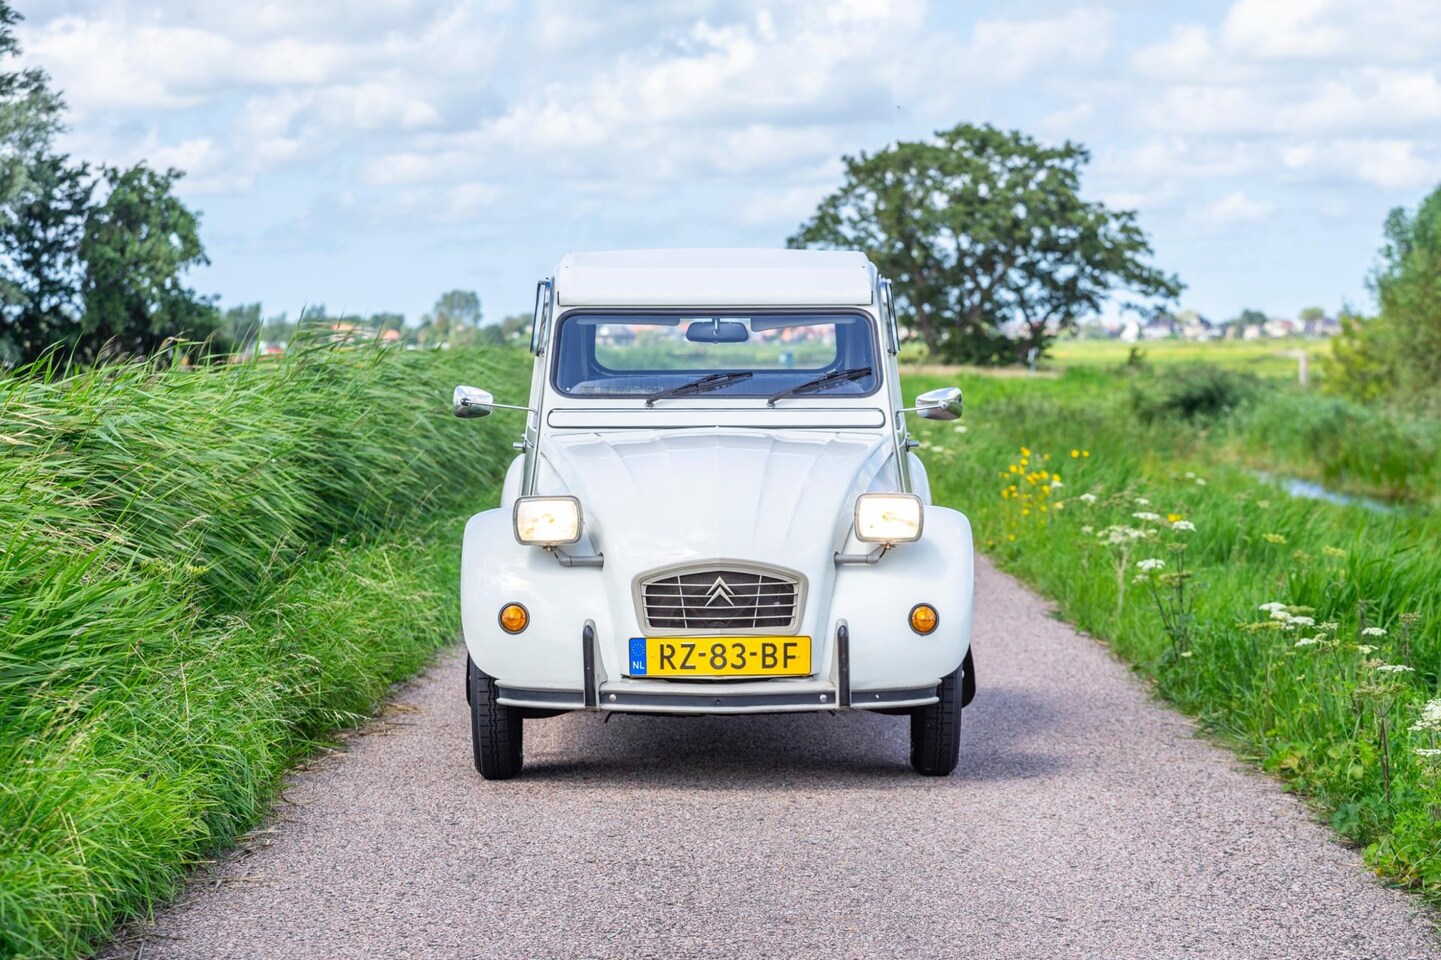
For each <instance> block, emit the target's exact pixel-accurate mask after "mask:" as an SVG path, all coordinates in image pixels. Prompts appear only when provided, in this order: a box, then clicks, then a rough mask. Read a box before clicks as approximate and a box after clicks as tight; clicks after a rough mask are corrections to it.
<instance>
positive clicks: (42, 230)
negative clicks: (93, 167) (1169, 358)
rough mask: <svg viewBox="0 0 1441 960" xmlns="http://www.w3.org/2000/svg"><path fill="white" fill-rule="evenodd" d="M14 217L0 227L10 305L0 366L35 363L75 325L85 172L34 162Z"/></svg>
mask: <svg viewBox="0 0 1441 960" xmlns="http://www.w3.org/2000/svg"><path fill="white" fill-rule="evenodd" d="M27 177H28V183H27V185H26V187H25V190H24V192H23V194H22V197H21V198H20V199H19V200H18V201H16V202H15V203H14V204H13V205H12V211H13V213H14V216H12V217H8V218H5V219H3V220H0V250H3V252H4V258H5V261H6V264H7V271H6V272H7V275H8V276H7V287H8V289H9V291H10V297H9V298H8V299H9V300H10V302H9V304H8V306H7V308H6V309H5V311H4V322H3V323H0V366H14V365H16V364H19V363H26V362H29V361H31V360H34V359H36V358H38V357H39V356H40V355H41V354H42V353H44V351H45V350H46V349H47V348H48V347H50V345H52V344H55V343H61V342H65V341H67V340H72V339H73V337H74V335H75V333H76V331H77V330H78V328H79V324H80V314H81V309H82V305H81V284H82V279H83V275H84V273H83V269H82V264H81V262H80V242H81V239H82V237H83V236H84V231H85V218H86V214H87V212H88V210H89V207H90V197H91V191H92V187H91V184H90V182H89V170H88V168H86V167H85V166H83V165H80V166H71V165H70V164H69V162H68V160H67V158H66V157H63V156H49V157H44V158H42V159H40V160H38V161H37V162H35V163H34V164H33V165H32V166H31V168H30V170H29V171H28V174H27Z"/></svg>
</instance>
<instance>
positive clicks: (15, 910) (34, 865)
mask: <svg viewBox="0 0 1441 960" xmlns="http://www.w3.org/2000/svg"><path fill="white" fill-rule="evenodd" d="M525 369H526V365H525V364H524V363H517V362H515V360H514V357H513V355H512V354H511V353H510V352H508V351H499V350H497V351H490V352H486V353H479V352H474V351H449V352H402V351H397V350H380V349H373V348H368V349H358V350H357V349H337V348H334V347H312V348H308V349H302V350H298V351H293V352H292V353H291V355H289V356H287V357H286V358H284V359H282V360H275V361H257V362H253V363H248V364H237V365H224V366H219V367H210V368H205V369H201V370H198V371H189V370H184V369H179V368H163V367H160V366H156V365H143V364H136V365H118V366H111V367H107V368H103V369H99V370H92V371H88V372H84V373H79V374H77V375H74V376H69V377H65V378H56V377H53V376H51V377H46V376H43V375H42V374H43V371H26V373H27V374H29V375H28V376H23V377H12V378H9V379H0V424H3V427H0V532H3V533H0V729H3V730H4V731H5V735H4V736H3V737H0V957H15V956H20V957H64V956H71V955H74V954H75V953H78V952H84V951H85V950H86V946H87V944H89V943H91V942H93V940H94V938H97V937H100V936H103V935H104V934H105V933H106V932H107V931H108V930H109V929H110V928H111V926H112V925H113V924H114V923H115V922H117V921H119V920H122V919H124V918H127V917H133V916H137V915H144V914H145V913H146V912H147V911H148V910H149V909H150V907H151V906H152V905H153V904H154V903H155V902H156V901H157V900H158V899H161V898H164V897H166V896H167V895H169V894H171V893H172V892H173V891H174V889H175V888H176V885H177V884H178V883H179V882H180V880H181V879H182V877H183V875H184V871H185V869H186V868H187V867H190V866H193V865H195V864H197V863H200V862H203V860H204V859H205V858H206V857H207V856H209V855H211V854H212V853H214V852H215V851H216V850H218V849H220V848H222V847H223V846H224V845H225V844H227V843H228V842H229V841H231V840H233V839H234V838H235V837H236V836H237V835H239V834H241V833H243V832H244V831H245V830H247V829H249V828H250V827H251V826H252V825H253V824H254V823H255V822H256V820H257V818H258V817H259V816H260V815H261V814H262V813H263V811H264V810H265V808H266V805H267V804H268V802H269V800H270V798H271V797H272V796H273V794H274V792H275V789H276V788H277V785H278V778H279V776H280V775H281V773H282V772H283V771H284V770H285V768H286V767H287V765H289V764H291V763H292V762H294V761H295V760H296V759H297V758H298V757H300V756H302V755H303V754H304V753H305V752H306V751H308V750H309V749H311V748H312V747H313V746H314V745H315V744H316V743H317V741H318V740H320V739H322V738H324V737H325V736H326V734H327V732H328V731H331V730H334V729H335V728H336V727H339V726H344V725H347V724H350V723H352V722H354V721H355V720H356V719H357V718H359V717H363V716H365V715H367V714H368V713H369V712H370V711H371V710H372V709H373V708H374V707H375V706H376V705H377V704H378V703H379V702H380V700H381V699H382V698H383V697H384V695H385V693H386V691H387V690H388V688H389V686H390V685H391V683H393V682H394V681H396V680H399V679H403V678H405V677H407V676H409V675H411V674H412V673H414V672H415V671H416V670H417V669H418V668H419V667H420V666H421V665H422V664H423V663H424V662H425V660H426V658H427V657H428V656H429V655H430V653H431V652H432V651H433V650H434V649H435V648H437V647H438V646H441V645H443V644H447V643H451V642H453V640H454V637H455V632H456V629H457V612H456V603H455V599H454V580H455V578H456V577H457V576H458V569H457V565H458V557H459V551H458V550H457V549H456V544H457V542H458V539H459V535H460V528H461V524H462V523H463V519H464V517H466V516H467V515H469V514H470V513H472V512H473V511H474V510H475V509H477V508H479V507H481V506H483V505H484V504H486V503H488V502H491V501H492V500H493V497H494V496H495V491H496V489H497V487H498V483H499V478H500V476H501V473H502V471H503V468H504V465H505V464H506V463H507V462H508V461H509V459H510V456H511V453H510V451H509V450H508V449H507V448H506V447H505V444H504V442H503V441H502V440H501V439H500V438H501V434H500V433H498V432H496V431H493V430H475V429H473V428H471V429H466V425H465V424H463V423H460V422H458V421H455V420H454V419H453V418H452V417H451V416H450V413H449V408H448V399H449V392H450V389H451V387H452V386H453V385H454V384H455V383H456V382H458V381H461V380H466V381H477V382H484V383H486V384H488V385H489V384H494V385H495V388H496V389H497V391H498V392H499V393H501V394H502V395H504V394H506V393H512V392H513V395H515V396H520V395H522V394H523V384H522V383H521V373H519V372H518V371H524V370H525Z"/></svg>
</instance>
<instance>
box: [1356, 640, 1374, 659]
mask: <svg viewBox="0 0 1441 960" xmlns="http://www.w3.org/2000/svg"><path fill="white" fill-rule="evenodd" d="M1356 652H1357V653H1359V654H1361V656H1363V657H1365V656H1369V655H1370V654H1373V653H1375V652H1376V648H1375V647H1373V646H1371V644H1369V643H1358V644H1356Z"/></svg>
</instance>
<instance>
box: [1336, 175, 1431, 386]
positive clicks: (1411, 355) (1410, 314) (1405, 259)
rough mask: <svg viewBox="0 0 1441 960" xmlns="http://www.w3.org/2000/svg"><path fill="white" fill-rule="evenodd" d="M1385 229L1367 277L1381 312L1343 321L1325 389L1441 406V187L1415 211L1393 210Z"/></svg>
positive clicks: (1387, 219)
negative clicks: (1376, 261)
mask: <svg viewBox="0 0 1441 960" xmlns="http://www.w3.org/2000/svg"><path fill="white" fill-rule="evenodd" d="M1384 234H1385V240H1384V242H1383V244H1382V247H1381V257H1380V263H1379V264H1378V265H1377V267H1376V269H1375V271H1374V272H1373V273H1372V275H1371V278H1370V285H1371V289H1372V291H1374V293H1375V294H1376V302H1377V305H1378V306H1379V308H1380V312H1379V314H1378V316H1377V317H1376V318H1375V319H1374V320H1362V319H1360V318H1357V317H1348V318H1346V319H1345V320H1343V327H1342V333H1341V335H1340V336H1338V337H1336V338H1335V340H1334V341H1333V342H1332V365H1331V367H1330V371H1329V372H1330V376H1328V378H1327V382H1328V387H1330V388H1331V389H1335V390H1337V391H1339V392H1342V393H1346V394H1349V395H1351V396H1355V397H1358V398H1360V399H1369V398H1371V397H1378V398H1387V399H1392V400H1400V399H1403V398H1404V400H1405V401H1406V402H1407V404H1408V405H1411V406H1413V407H1416V406H1421V407H1427V408H1429V409H1431V410H1432V411H1437V412H1441V187H1437V188H1436V190H1435V191H1433V192H1432V193H1431V195H1430V196H1428V197H1427V198H1426V199H1425V200H1423V201H1422V202H1421V205H1420V206H1419V207H1417V209H1416V212H1415V213H1414V214H1412V213H1408V212H1407V211H1406V210H1405V209H1404V208H1401V207H1397V208H1396V209H1394V210H1392V211H1391V212H1390V213H1389V214H1388V215H1387V217H1386V223H1385V227H1384Z"/></svg>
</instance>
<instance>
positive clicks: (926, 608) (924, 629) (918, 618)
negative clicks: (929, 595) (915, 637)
mask: <svg viewBox="0 0 1441 960" xmlns="http://www.w3.org/2000/svg"><path fill="white" fill-rule="evenodd" d="M940 622H941V617H940V615H939V614H938V613H936V608H935V607H933V606H931V605H930V604H929V603H918V604H916V605H915V606H914V607H911V629H912V630H914V631H916V633H919V634H920V635H921V636H923V637H924V636H926V635H927V634H929V633H933V632H934V631H935V629H936V624H938V623H940Z"/></svg>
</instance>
